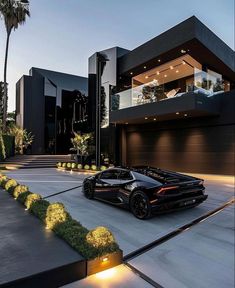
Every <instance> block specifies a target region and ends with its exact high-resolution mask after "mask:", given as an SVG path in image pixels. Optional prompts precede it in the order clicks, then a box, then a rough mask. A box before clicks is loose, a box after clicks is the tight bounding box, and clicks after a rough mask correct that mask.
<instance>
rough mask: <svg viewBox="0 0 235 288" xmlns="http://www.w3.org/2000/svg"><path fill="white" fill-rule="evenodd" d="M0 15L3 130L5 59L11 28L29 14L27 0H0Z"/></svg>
mask: <svg viewBox="0 0 235 288" xmlns="http://www.w3.org/2000/svg"><path fill="white" fill-rule="evenodd" d="M0 16H2V18H3V19H4V22H5V27H6V32H7V39H6V51H5V62H4V89H3V92H4V95H3V131H6V119H7V61H8V50H9V40H10V35H11V32H12V30H16V29H17V28H18V27H19V25H22V24H24V23H25V21H26V17H27V16H30V13H29V1H28V0H0Z"/></svg>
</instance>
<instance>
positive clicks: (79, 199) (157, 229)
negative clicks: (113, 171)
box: [9, 169, 234, 288]
mask: <svg viewBox="0 0 235 288" xmlns="http://www.w3.org/2000/svg"><path fill="white" fill-rule="evenodd" d="M9 174H10V176H12V177H14V178H15V179H16V180H18V181H19V182H21V183H24V184H26V185H28V186H29V187H30V189H31V191H32V192H36V193H40V194H41V195H43V196H47V195H50V194H53V193H56V192H60V191H63V190H66V189H69V188H72V187H75V186H78V185H80V184H81V183H82V180H83V178H84V177H85V176H84V175H81V174H80V175H79V174H77V173H73V174H70V173H69V172H62V171H57V170H56V169H27V170H17V171H14V172H11V173H9ZM205 177H206V176H205ZM207 178H208V180H207V181H206V182H205V185H206V191H207V194H208V195H209V197H208V200H207V201H205V202H204V203H202V204H201V205H200V206H198V207H195V208H193V209H188V210H184V211H180V212H174V213H170V214H165V215H160V216H156V217H154V218H152V219H149V220H147V221H141V220H138V219H136V218H135V217H134V216H133V215H132V214H131V213H130V212H128V211H125V210H122V209H118V208H116V207H113V206H109V205H107V204H104V203H101V202H98V201H95V200H87V199H86V198H85V197H84V196H83V195H82V193H81V188H77V189H74V190H71V191H69V192H66V193H64V194H60V195H57V196H54V197H52V198H49V199H48V200H50V201H53V202H55V201H60V202H63V203H64V204H65V206H66V208H67V210H68V211H69V212H70V213H71V215H72V216H73V217H74V218H75V219H77V220H79V221H80V222H81V223H82V224H83V225H84V226H86V227H87V228H89V229H91V228H94V227H96V226H100V225H103V226H107V227H108V228H109V229H110V230H111V231H112V232H113V234H114V235H115V238H116V239H117V241H118V243H119V244H120V247H121V249H122V250H123V251H124V255H126V254H128V253H130V252H132V251H134V250H136V249H138V248H140V247H142V246H143V245H146V244H148V243H150V242H151V241H154V240H156V239H157V238H159V237H161V236H163V235H165V234H167V233H169V232H171V231H172V230H174V229H176V228H178V227H180V226H182V225H184V224H186V223H188V222H190V221H192V220H194V219H195V218H198V217H200V216H202V215H204V214H205V213H207V212H209V211H211V210H213V209H215V208H217V207H219V206H220V205H222V204H224V203H225V202H227V201H228V200H230V199H231V198H232V197H233V196H234V179H232V178H231V177H216V178H215V177H207ZM233 208H234V206H233V207H232V208H231V209H230V212H229V213H225V212H223V213H222V212H221V214H220V215H219V216H220V217H219V216H214V218H211V219H214V221H215V222H216V223H217V222H218V223H221V225H219V224H218V226H221V227H222V228H223V227H224V224H225V223H229V225H228V227H226V228H224V229H222V228H221V229H222V230H218V233H221V232H222V233H223V235H224V239H228V243H226V244H224V242H223V240H222V239H220V238H219V239H218V241H217V242H216V243H217V244H218V243H220V244H221V245H219V244H218V245H217V244H216V245H214V244H215V242H213V239H212V240H211V239H210V237H211V233H212V234H213V233H215V232H216V230H213V229H215V226H214V225H213V223H210V221H209V220H206V221H205V222H204V223H201V224H198V226H194V227H193V228H192V229H191V230H190V231H187V232H185V233H183V234H182V235H181V236H177V237H175V238H173V239H172V240H170V241H168V242H167V243H165V244H164V245H169V248H168V246H167V248H165V246H159V247H157V248H155V249H152V250H151V251H149V252H148V253H146V254H144V255H142V256H139V257H137V258H135V259H133V260H132V261H131V262H130V263H131V264H132V265H133V266H134V267H136V268H137V269H139V270H141V271H142V272H143V273H144V274H145V275H147V276H148V277H150V278H151V279H153V280H154V281H156V282H157V283H160V284H161V285H163V286H164V287H209V286H208V285H207V286H203V285H202V283H207V279H206V275H207V274H206V273H202V274H201V275H198V273H199V272H200V270H201V271H202V272H205V270H208V271H211V273H210V275H212V274H213V273H214V272H216V271H217V270H216V268H215V270H213V271H214V272H213V271H212V270H211V265H212V262H213V261H214V262H213V263H214V265H215V266H216V267H217V268H218V269H219V270H220V269H221V266H220V265H222V266H223V265H224V266H223V267H227V266H231V263H232V261H233V259H234V258H233V257H234V256H233V255H234V253H233V252H234V250H232V246H230V245H229V243H234V236H232V234H231V231H233V230H232V229H233V227H234V222H233V221H234V220H233V219H234V209H233ZM217 217H218V218H217ZM225 218H226V221H223V219H225ZM202 225H203V226H202ZM204 225H206V226H204ZM199 227H205V228H201V229H204V230H205V231H207V232H208V233H207V234H203V235H202V233H201V232H200V231H199V232H197V229H199ZM199 230H200V229H199ZM195 235H196V236H195ZM181 237H183V240H182V239H181ZM179 239H181V240H182V241H181V240H179ZM200 241H202V243H201V242H200ZM214 241H216V240H214ZM204 242H205V243H207V244H205V245H204V246H203V243H204ZM179 243H181V244H182V245H181V250H180V249H179ZM211 245H212V247H214V249H215V250H214V251H213V249H212V250H210V249H209V246H211ZM202 246H203V248H204V250H202ZM160 247H162V248H160ZM161 249H163V250H161ZM164 249H165V250H164ZM168 250H169V251H174V253H173V254H172V253H170V252H169V253H168V252H166V253H165V254H164V251H168ZM230 250H231V254H229V253H228V251H230ZM162 251H163V252H162ZM177 251H178V252H177ZM195 251H198V253H199V254H200V253H203V255H205V257H204V258H203V256H201V257H199V258H200V259H199V258H197V257H196V256H195V255H196V254H195V253H196V252H195ZM202 251H203V252H202ZM176 252H177V253H176ZM187 253H188V254H187ZM211 253H215V255H217V254H216V253H220V255H221V258H220V259H219V258H218V259H219V260H218V261H220V262H219V263H217V262H216V259H217V257H215V259H214V260H213V261H208V259H207V258H208V255H209V254H211ZM172 255H173V256H172ZM188 255H191V256H190V257H192V260H191V262H190V263H191V266H189V265H187V263H186V262H184V261H183V260H181V261H178V260H179V259H188V258H187V257H188ZM171 259H172V262H171ZM163 260H164V261H163ZM199 260H200V261H199ZM204 260H205V261H204ZM174 261H175V262H174ZM185 261H186V260H185ZM177 263H179V266H178V268H179V267H180V268H179V269H180V271H181V272H180V271H178V270H177V269H176V268H177ZM168 264H169V265H168ZM217 264H218V265H217ZM168 266H169V268H170V270H169V273H168V272H164V271H165V270H167V267H168ZM122 267H123V266H122ZM187 267H188V269H191V270H190V271H195V273H196V274H197V275H196V276H195V277H196V278H195V279H196V280H195V281H192V282H190V284H191V285H190V286H187V285H188V284H189V282H187V281H190V280H191V277H192V275H191V274H190V273H188V272H186V274H187V275H189V277H188V278H187V277H186V280H184V279H185V276H184V277H182V275H185V272H184V271H187V269H186V268H187ZM160 268H161V269H160ZM122 269H123V270H122V271H126V269H127V268H126V267H125V268H124V267H123V268H122ZM185 269H186V270H185ZM225 270H226V269H225ZM225 270H224V271H225ZM157 271H158V272H157ZM159 271H161V273H160V272H159ZM170 271H171V272H170ZM163 272H164V273H163ZM122 273H123V275H124V274H125V275H128V273H131V272H130V271H129V270H128V272H125V273H124V272H122ZM180 273H181V274H182V275H181V274H180ZM199 274H200V273H199ZM228 274H229V275H230V276H229V275H228ZM160 276H161V277H160ZM216 276H217V277H220V276H218V275H217V274H216ZM225 276H226V279H227V280H226V281H224V282H223V281H222V280H223V279H224V277H225ZM93 277H95V276H93ZM210 277H211V276H210ZM124 278H125V277H124ZM124 278H123V279H124ZM128 278H129V277H127V279H128ZM89 279H90V280H89ZM92 279H93V278H92V277H91V278H87V279H86V280H83V281H85V283H86V285H88V284H89V282H86V281H92ZM216 279H217V278H215V281H214V282H213V286H211V287H218V288H222V287H231V286H230V284H231V283H232V281H233V279H234V278H233V275H232V274H231V271H230V270H227V273H226V274H221V281H222V282H220V281H216ZM134 280H136V279H133V281H134ZM165 280H166V281H165ZM199 280H200V281H199ZM107 281H108V280H107ZM141 281H143V280H141ZM79 283H80V282H79ZM97 283H98V282H97ZM111 283H112V281H111ZM134 283H135V281H134V282H133V287H138V285H137V286H136V283H135V284H134ZM146 283H147V282H146ZM172 283H176V284H177V283H178V284H177V285H178V286H174V285H173V284H172ZM208 283H209V282H208ZM211 283H212V282H211ZM80 284H82V283H80ZM89 285H90V284H89ZM97 285H99V284H97ZM117 285H119V286H114V283H112V284H111V286H107V287H125V286H120V283H119V284H117ZM130 285H131V283H129V286H127V287H131V286H130ZM148 285H149V284H148ZM180 285H181V286H180ZM74 287H78V286H76V285H75V286H74ZM79 287H80V286H79ZM81 287H82V286H81ZM84 287H101V286H94V284H92V286H84ZM139 287H148V286H147V284H146V286H143V285H142V284H141V285H139Z"/></svg>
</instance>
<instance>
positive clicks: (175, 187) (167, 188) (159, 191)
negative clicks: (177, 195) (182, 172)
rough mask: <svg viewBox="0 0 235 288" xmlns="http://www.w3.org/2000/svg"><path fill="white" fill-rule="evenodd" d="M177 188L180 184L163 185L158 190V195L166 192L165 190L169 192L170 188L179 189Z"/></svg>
mask: <svg viewBox="0 0 235 288" xmlns="http://www.w3.org/2000/svg"><path fill="white" fill-rule="evenodd" d="M177 188H179V186H170V187H162V188H160V189H159V190H156V192H155V193H156V194H157V195H161V194H163V195H164V194H165V192H167V191H169V190H175V189H177Z"/></svg>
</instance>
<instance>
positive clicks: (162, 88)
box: [111, 68, 225, 111]
mask: <svg viewBox="0 0 235 288" xmlns="http://www.w3.org/2000/svg"><path fill="white" fill-rule="evenodd" d="M182 80H183V79H182ZM180 82H181V85H182V81H178V83H180ZM224 91H225V83H224V81H223V79H222V76H221V75H219V74H217V73H215V72H213V71H211V73H208V72H204V71H201V70H198V69H196V68H195V69H194V75H191V77H189V78H188V79H186V80H185V83H183V85H182V87H180V85H175V86H174V87H172V82H168V83H167V82H165V83H158V81H156V80H153V81H150V82H148V83H145V84H143V85H140V86H136V87H134V88H131V89H128V90H125V91H122V92H119V93H116V94H114V95H112V96H111V110H112V111H114V110H120V109H124V108H128V107H133V106H138V105H143V104H147V103H154V102H159V101H165V100H170V99H172V98H175V97H180V96H182V95H184V94H185V93H188V92H194V93H201V94H204V95H205V96H207V97H210V96H213V95H215V94H219V93H223V92H224Z"/></svg>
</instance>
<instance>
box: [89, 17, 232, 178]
mask: <svg viewBox="0 0 235 288" xmlns="http://www.w3.org/2000/svg"><path fill="white" fill-rule="evenodd" d="M88 77H89V80H88V82H89V83H88V95H89V97H88V101H89V105H88V109H89V123H90V126H91V127H93V130H94V131H95V135H96V137H95V138H96V162H97V163H99V162H100V154H103V155H104V157H109V158H110V160H111V161H112V162H114V163H116V164H119V165H128V166H133V165H150V166H155V167H161V168H165V169H172V170H176V171H181V172H199V173H216V174H233V175H234V167H235V163H234V131H235V126H234V124H235V119H234V117H235V111H234V110H235V90H234V89H235V53H234V51H233V50H232V49H231V48H230V47H228V46H227V45H226V44H225V43H224V42H223V41H222V40H221V39H219V38H218V37H217V36H216V35H215V34H214V33H213V32H212V31H211V30H209V29H208V28H207V27H206V26H205V25H204V24H203V23H201V22H200V21H199V20H198V19H197V18H196V17H194V16H193V17H191V18H189V19H187V20H185V21H184V22H182V23H180V24H178V25H176V26H175V27H173V28H171V29H170V30H168V31H166V32H164V33H162V34H160V35H159V36H157V37H155V38H154V39H152V40H150V41H148V42H146V43H144V44H142V45H141V46H139V47H137V48H135V49H134V50H132V51H129V50H126V49H122V48H119V47H114V48H111V49H107V50H103V51H99V52H96V53H95V54H93V55H92V56H91V57H90V58H89V76H88Z"/></svg>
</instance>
